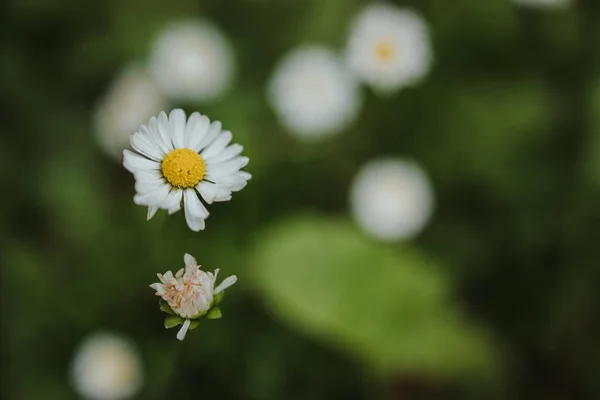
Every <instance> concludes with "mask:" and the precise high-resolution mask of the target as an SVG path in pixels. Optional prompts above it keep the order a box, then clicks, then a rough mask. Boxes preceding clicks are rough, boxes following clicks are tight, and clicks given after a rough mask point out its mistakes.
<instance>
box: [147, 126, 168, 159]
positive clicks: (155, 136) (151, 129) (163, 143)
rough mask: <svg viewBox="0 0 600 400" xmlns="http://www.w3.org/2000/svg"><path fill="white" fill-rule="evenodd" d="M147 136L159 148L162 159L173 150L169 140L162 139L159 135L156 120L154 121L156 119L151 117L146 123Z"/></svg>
mask: <svg viewBox="0 0 600 400" xmlns="http://www.w3.org/2000/svg"><path fill="white" fill-rule="evenodd" d="M148 136H149V137H150V138H152V140H153V141H154V142H155V143H156V145H157V146H158V147H159V148H160V150H161V152H162V157H164V155H165V154H167V153H168V152H169V151H171V150H173V146H172V145H171V141H170V140H169V138H168V137H167V138H163V136H162V135H161V133H160V131H159V129H158V119H156V117H152V118H150V120H149V121H148ZM162 157H161V158H162Z"/></svg>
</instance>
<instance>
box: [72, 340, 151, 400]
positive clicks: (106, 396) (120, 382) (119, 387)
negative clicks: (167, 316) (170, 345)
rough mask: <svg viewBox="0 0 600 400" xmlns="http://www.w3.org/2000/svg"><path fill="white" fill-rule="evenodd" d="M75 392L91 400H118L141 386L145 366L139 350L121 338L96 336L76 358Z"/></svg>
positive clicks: (73, 365) (78, 352)
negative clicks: (143, 366)
mask: <svg viewBox="0 0 600 400" xmlns="http://www.w3.org/2000/svg"><path fill="white" fill-rule="evenodd" d="M71 376H72V380H73V384H74V386H75V389H76V391H77V392H78V393H79V395H80V396H82V397H83V398H85V399H89V400H119V399H127V398H130V397H132V396H134V395H135V394H136V393H137V392H138V391H139V389H140V388H141V386H142V380H143V373H142V365H141V362H140V359H139V356H138V353H137V351H136V349H135V348H134V347H133V345H132V344H131V343H130V342H129V341H128V340H126V339H124V338H123V337H121V336H118V335H114V334H111V333H103V332H99V333H95V334H93V335H91V336H89V337H88V338H86V339H85V340H84V342H83V343H82V344H81V345H80V347H79V349H78V350H77V353H76V354H75V357H74V359H73V364H72V370H71Z"/></svg>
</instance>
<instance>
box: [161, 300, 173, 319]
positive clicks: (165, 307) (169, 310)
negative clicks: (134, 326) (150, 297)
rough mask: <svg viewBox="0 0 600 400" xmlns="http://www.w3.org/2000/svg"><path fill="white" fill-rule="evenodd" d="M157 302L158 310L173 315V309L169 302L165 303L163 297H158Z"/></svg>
mask: <svg viewBox="0 0 600 400" xmlns="http://www.w3.org/2000/svg"><path fill="white" fill-rule="evenodd" d="M158 304H159V305H160V311H163V312H166V313H167V314H171V315H175V313H174V312H173V309H172V308H171V306H169V303H167V302H166V301H164V300H163V299H160V300H159V301H158Z"/></svg>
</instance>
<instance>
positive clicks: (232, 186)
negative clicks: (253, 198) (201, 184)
mask: <svg viewBox="0 0 600 400" xmlns="http://www.w3.org/2000/svg"><path fill="white" fill-rule="evenodd" d="M251 177H252V175H250V174H249V173H247V172H245V171H239V172H236V173H235V174H231V175H225V176H214V175H210V174H207V175H206V177H205V179H206V180H208V181H211V182H214V183H216V184H217V185H219V187H221V188H223V189H226V190H230V191H232V192H237V191H239V190H242V189H243V188H244V187H245V186H246V184H247V181H248V179H250V178H251Z"/></svg>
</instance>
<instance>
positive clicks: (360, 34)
mask: <svg viewBox="0 0 600 400" xmlns="http://www.w3.org/2000/svg"><path fill="white" fill-rule="evenodd" d="M346 57H347V60H348V65H349V66H350V69H351V70H352V71H353V72H354V73H355V74H356V76H357V77H358V79H359V80H361V81H362V82H365V83H366V84H368V85H370V86H371V87H373V88H374V89H375V90H377V91H380V92H389V91H394V90H398V89H400V88H403V87H406V86H410V85H413V84H415V83H417V82H419V81H420V80H421V79H423V77H424V76H425V75H427V73H428V72H429V70H430V68H431V64H432V59H433V55H432V50H431V43H430V38H429V31H428V28H427V25H426V23H425V21H424V20H423V19H422V18H421V17H420V16H419V15H418V14H417V13H415V12H414V11H411V10H409V9H403V8H399V7H396V6H394V5H391V4H387V3H378V2H376V3H371V4H370V5H368V6H366V8H365V9H363V10H362V11H361V12H360V13H359V15H358V16H357V17H356V19H355V20H354V22H353V24H352V25H351V27H350V34H349V38H348V43H347V49H346Z"/></svg>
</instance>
